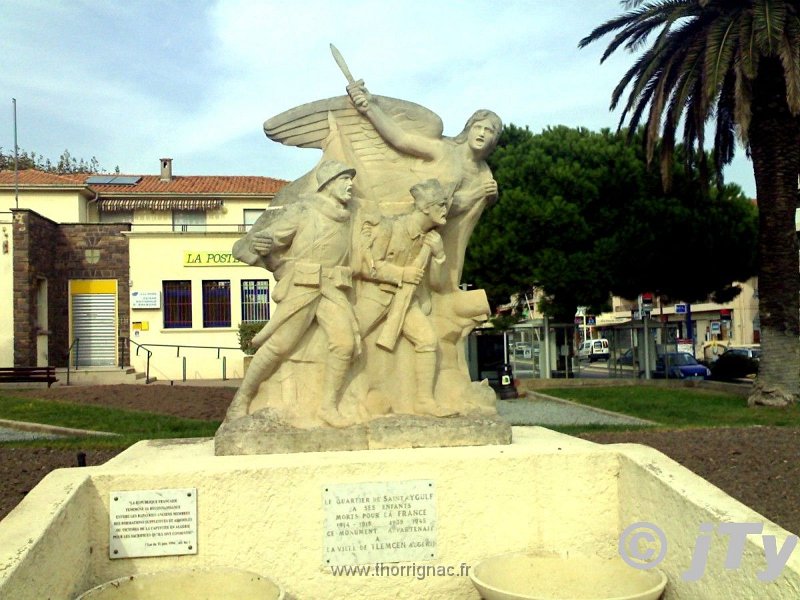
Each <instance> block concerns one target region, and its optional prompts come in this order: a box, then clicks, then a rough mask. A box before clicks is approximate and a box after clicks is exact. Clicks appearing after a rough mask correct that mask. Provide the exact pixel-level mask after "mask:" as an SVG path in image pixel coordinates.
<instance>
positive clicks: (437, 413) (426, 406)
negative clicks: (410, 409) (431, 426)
mask: <svg viewBox="0 0 800 600" xmlns="http://www.w3.org/2000/svg"><path fill="white" fill-rule="evenodd" d="M414 412H416V413H417V414H418V415H431V416H433V417H452V416H454V415H457V414H458V411H457V410H455V409H452V408H445V407H444V406H439V405H438V404H436V402H434V401H433V400H418V401H417V402H415V403H414Z"/></svg>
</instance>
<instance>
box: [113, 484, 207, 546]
mask: <svg viewBox="0 0 800 600" xmlns="http://www.w3.org/2000/svg"><path fill="white" fill-rule="evenodd" d="M178 554H197V490H196V489H195V488H187V489H172V490H134V491H126V492H111V493H110V494H109V544H108V555H109V557H110V558H133V557H138V556H174V555H178Z"/></svg>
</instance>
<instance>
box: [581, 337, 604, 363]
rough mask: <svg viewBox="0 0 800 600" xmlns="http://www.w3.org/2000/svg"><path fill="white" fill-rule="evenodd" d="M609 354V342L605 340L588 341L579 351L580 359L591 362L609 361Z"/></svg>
mask: <svg viewBox="0 0 800 600" xmlns="http://www.w3.org/2000/svg"><path fill="white" fill-rule="evenodd" d="M608 354H609V352H608V340H607V339H605V338H600V339H597V340H586V341H585V342H583V343H582V344H581V347H580V348H579V349H578V359H579V360H588V361H589V362H594V361H596V360H608Z"/></svg>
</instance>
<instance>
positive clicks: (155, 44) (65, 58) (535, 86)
mask: <svg viewBox="0 0 800 600" xmlns="http://www.w3.org/2000/svg"><path fill="white" fill-rule="evenodd" d="M619 9H620V7H619V4H618V3H617V2H586V1H585V0H562V1H561V2H551V1H544V0H526V1H523V0H519V1H506V2H502V3H497V2H491V1H488V0H472V1H470V2H456V1H439V2H430V1H427V2H426V1H423V0H406V1H404V2H391V3H390V2H379V1H375V0H353V1H349V2H348V1H345V0H324V1H323V0H294V1H282V0H267V1H258V2H257V1H255V0H219V1H215V2H211V1H205V2H200V3H192V4H188V3H184V2H180V1H177V0H173V1H169V0H165V1H164V2H161V3H158V4H154V3H151V2H147V1H138V2H137V1H133V2H126V3H108V2H100V1H92V0H84V1H82V2H74V1H67V0H63V1H60V2H58V1H50V2H44V1H43V0H39V1H29V0H6V1H5V2H3V3H0V51H2V52H3V55H4V56H6V57H9V56H11V57H13V60H7V61H6V62H5V64H4V69H3V70H0V89H3V90H7V93H8V94H9V101H10V98H11V97H16V98H17V99H18V101H19V114H20V132H21V133H22V132H24V134H25V135H24V136H21V137H20V146H21V147H23V148H26V149H30V150H35V151H37V152H39V153H42V154H45V155H47V156H50V157H51V158H57V157H58V155H59V154H60V153H61V152H62V151H63V150H64V148H69V150H70V152H71V153H72V154H73V155H75V156H82V157H85V158H89V157H91V156H92V155H95V156H97V157H98V159H99V160H100V161H101V163H102V164H103V165H104V166H106V167H107V168H113V166H114V165H117V164H118V165H119V166H120V167H121V168H122V169H123V170H125V171H129V172H155V170H156V168H157V163H156V161H157V159H158V158H160V157H162V156H172V157H173V158H174V159H175V168H176V172H179V173H180V172H184V173H196V174H214V173H217V174H223V173H241V174H249V173H252V174H263V175H272V176H275V177H282V178H293V177H297V176H299V175H300V174H302V172H303V171H304V170H305V169H307V168H310V167H311V166H312V165H313V164H314V163H315V162H316V160H317V159H318V157H319V154H318V152H315V151H313V150H298V149H294V148H287V147H284V146H280V145H277V144H274V143H272V142H269V141H268V140H267V139H266V137H265V136H264V135H263V132H262V131H261V126H262V123H263V121H264V120H265V119H267V118H269V117H271V116H274V115H276V114H278V113H280V112H282V111H284V110H287V109H289V108H292V107H294V106H297V105H299V104H303V103H306V102H311V101H314V100H318V99H320V98H325V97H329V96H336V95H340V94H343V93H344V87H345V84H346V81H345V78H344V76H343V75H342V73H341V72H340V71H339V69H338V68H337V66H336V64H335V63H334V61H333V58H332V57H331V55H330V52H329V49H328V45H329V43H331V42H332V43H334V44H336V46H337V47H338V48H339V49H340V50H341V52H342V53H343V54H344V56H345V58H346V60H347V61H348V64H349V66H350V69H351V70H352V73H353V75H354V76H355V77H356V78H364V79H365V80H366V82H367V85H368V86H369V87H370V89H371V90H372V91H373V92H375V93H378V94H383V95H389V96H395V97H400V98H404V99H407V100H412V101H414V102H417V103H420V104H422V105H424V106H426V107H428V108H430V109H431V110H434V111H435V112H437V113H438V114H439V115H440V116H441V117H442V119H443V121H444V124H445V133H448V134H455V133H457V132H458V131H459V130H460V129H461V127H462V126H463V123H464V121H465V120H466V118H467V117H468V116H469V115H470V114H471V113H472V112H473V111H474V110H475V109H477V108H490V109H492V110H495V111H496V112H498V114H500V116H501V117H503V120H504V121H505V122H506V123H511V122H513V123H515V124H517V125H528V126H530V128H531V129H532V130H533V131H538V130H541V129H542V128H544V127H545V126H547V125H555V124H566V125H571V126H577V125H583V126H586V127H590V128H592V129H599V128H601V127H615V126H616V124H617V120H618V118H619V115H618V113H617V114H611V113H609V112H608V103H609V99H610V95H611V91H612V90H613V88H614V86H615V85H616V83H617V81H618V80H619V78H620V76H621V75H622V73H623V72H624V70H625V69H626V68H627V67H628V66H629V64H630V61H631V60H632V59H631V57H629V56H625V55H620V56H619V57H616V56H615V57H612V59H610V60H609V61H608V63H607V64H605V65H603V66H599V64H598V61H599V57H600V55H601V53H602V49H603V47H604V46H603V44H602V43H600V44H597V45H596V46H594V47H590V48H588V49H586V50H582V51H579V50H578V49H577V44H578V41H579V40H580V38H581V37H583V36H585V35H586V34H587V33H588V32H589V31H591V29H592V28H593V27H595V26H596V25H598V24H600V23H602V22H603V21H605V20H607V19H609V18H611V17H613V16H615V15H616V14H617V13H618V11H619ZM11 131H12V127H11V123H10V111H0V146H4V147H6V148H8V147H11V145H12V143H13V142H12V141H11V139H10V136H11ZM736 173H737V174H736V175H735V176H731V175H729V179H730V178H732V179H734V180H739V179H744V180H745V181H744V183H745V184H746V185H747V184H748V183H749V181H751V180H752V175H751V174H750V173H749V172H748V169H747V164H746V163H744V164H743V167H739V168H738V171H736ZM738 173H742V174H741V175H740V174H738ZM748 177H749V178H750V179H749V180H748ZM749 186H750V189H749V190H748V191H750V193H754V189H753V188H752V183H749Z"/></svg>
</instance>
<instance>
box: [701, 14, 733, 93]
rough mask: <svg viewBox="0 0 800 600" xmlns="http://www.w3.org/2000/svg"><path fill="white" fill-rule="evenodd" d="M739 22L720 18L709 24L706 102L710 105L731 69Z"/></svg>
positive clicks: (705, 74)
mask: <svg viewBox="0 0 800 600" xmlns="http://www.w3.org/2000/svg"><path fill="white" fill-rule="evenodd" d="M736 25H737V21H735V20H734V19H732V18H730V17H718V18H717V19H715V20H714V21H713V22H711V23H710V24H709V27H708V30H707V31H708V33H707V35H706V39H705V46H706V50H705V54H706V60H705V72H704V77H705V88H706V93H705V95H704V96H705V97H704V101H705V102H707V103H710V102H712V101H713V99H714V98H715V97H716V96H717V94H718V93H719V90H720V88H721V87H722V81H723V79H724V78H725V75H726V74H727V73H728V70H729V69H730V67H731V63H732V62H733V58H734V56H735V53H736V47H737V43H738V33H739V32H738V28H737V27H736Z"/></svg>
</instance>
